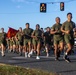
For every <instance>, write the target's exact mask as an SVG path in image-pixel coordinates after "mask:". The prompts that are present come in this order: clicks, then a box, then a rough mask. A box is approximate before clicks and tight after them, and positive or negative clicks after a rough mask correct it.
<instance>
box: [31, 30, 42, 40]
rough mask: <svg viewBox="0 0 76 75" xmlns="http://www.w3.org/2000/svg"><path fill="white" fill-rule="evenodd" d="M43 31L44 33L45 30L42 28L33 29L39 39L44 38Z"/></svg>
mask: <svg viewBox="0 0 76 75" xmlns="http://www.w3.org/2000/svg"><path fill="white" fill-rule="evenodd" d="M42 33H43V32H42V31H41V30H40V29H38V30H34V31H33V34H34V36H36V37H37V38H39V39H41V38H42Z"/></svg>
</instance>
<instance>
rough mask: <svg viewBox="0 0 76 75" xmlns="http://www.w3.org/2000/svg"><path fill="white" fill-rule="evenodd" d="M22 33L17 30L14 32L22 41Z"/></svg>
mask: <svg viewBox="0 0 76 75" xmlns="http://www.w3.org/2000/svg"><path fill="white" fill-rule="evenodd" d="M22 34H23V33H22V32H18V33H17V34H16V36H17V37H18V39H19V41H22V40H23V35H22Z"/></svg>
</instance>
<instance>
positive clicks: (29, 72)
mask: <svg viewBox="0 0 76 75" xmlns="http://www.w3.org/2000/svg"><path fill="white" fill-rule="evenodd" d="M0 75H58V74H55V73H48V72H45V71H41V70H35V69H29V68H22V67H18V66H11V65H5V64H0Z"/></svg>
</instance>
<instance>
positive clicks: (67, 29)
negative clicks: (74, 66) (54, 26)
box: [61, 13, 75, 62]
mask: <svg viewBox="0 0 76 75" xmlns="http://www.w3.org/2000/svg"><path fill="white" fill-rule="evenodd" d="M74 28H75V23H74V22H73V21H72V13H68V14H67V21H65V22H64V23H63V25H62V27H61V31H62V32H63V33H65V35H64V40H65V43H66V45H67V50H66V52H65V55H64V59H65V60H66V61H67V62H70V59H69V58H68V57H67V56H68V55H69V52H70V51H71V50H72V47H73V44H74V38H73V29H74Z"/></svg>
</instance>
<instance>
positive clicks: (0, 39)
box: [0, 28, 7, 56]
mask: <svg viewBox="0 0 76 75" xmlns="http://www.w3.org/2000/svg"><path fill="white" fill-rule="evenodd" d="M1 31H2V32H1V33H0V45H1V50H2V51H1V54H2V56H5V53H4V52H5V50H6V45H7V41H6V33H5V32H4V28H1Z"/></svg>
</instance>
